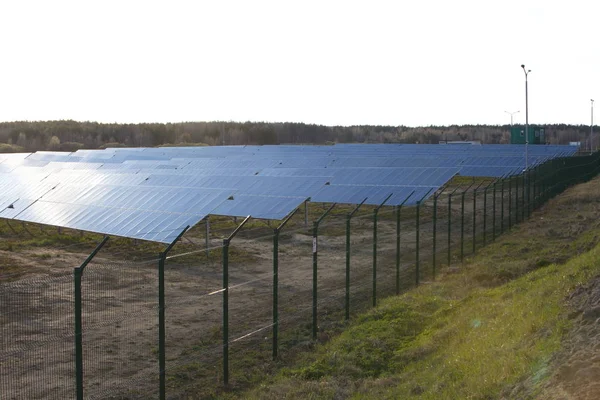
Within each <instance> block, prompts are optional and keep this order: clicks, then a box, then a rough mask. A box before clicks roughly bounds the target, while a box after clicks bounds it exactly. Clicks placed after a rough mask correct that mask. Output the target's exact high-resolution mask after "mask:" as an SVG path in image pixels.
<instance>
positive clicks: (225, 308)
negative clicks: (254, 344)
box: [161, 239, 230, 400]
mask: <svg viewBox="0 0 600 400" xmlns="http://www.w3.org/2000/svg"><path fill="white" fill-rule="evenodd" d="M229 243H230V242H229V239H223V384H224V385H228V384H229ZM161 400H163V399H162V398H161Z"/></svg>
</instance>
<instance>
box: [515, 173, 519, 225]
mask: <svg viewBox="0 0 600 400" xmlns="http://www.w3.org/2000/svg"><path fill="white" fill-rule="evenodd" d="M518 223H519V175H517V176H515V225H516V224H518Z"/></svg>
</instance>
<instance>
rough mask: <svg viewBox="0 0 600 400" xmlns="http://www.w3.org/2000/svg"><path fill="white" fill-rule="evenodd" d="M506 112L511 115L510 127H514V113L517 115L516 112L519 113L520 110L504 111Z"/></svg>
mask: <svg viewBox="0 0 600 400" xmlns="http://www.w3.org/2000/svg"><path fill="white" fill-rule="evenodd" d="M504 112H505V113H507V114H508V115H510V128H511V129H512V126H513V115H515V114H516V113H518V112H519V111H513V112H510V111H504Z"/></svg>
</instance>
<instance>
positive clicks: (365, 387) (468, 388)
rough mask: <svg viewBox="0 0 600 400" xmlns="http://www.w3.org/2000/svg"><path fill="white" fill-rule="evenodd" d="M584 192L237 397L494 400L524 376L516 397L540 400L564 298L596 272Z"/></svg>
mask: <svg viewBox="0 0 600 400" xmlns="http://www.w3.org/2000/svg"><path fill="white" fill-rule="evenodd" d="M585 186H587V187H583V188H579V189H578V188H574V189H573V190H571V191H569V192H567V193H566V194H565V195H564V196H561V197H560V198H557V199H555V200H553V201H552V202H551V203H550V204H549V205H548V206H546V207H545V209H544V210H542V211H541V212H537V213H535V214H534V215H533V216H532V219H531V220H529V221H527V222H526V223H524V224H521V225H518V226H516V227H515V228H514V229H513V230H512V231H511V232H510V233H509V234H506V235H504V236H503V237H501V238H499V239H498V240H497V241H496V243H494V244H492V245H490V246H488V247H486V248H484V249H481V250H479V252H478V253H477V254H476V255H475V256H471V257H468V258H467V259H466V261H465V264H464V266H462V267H459V268H458V269H457V268H453V269H452V270H447V269H446V270H445V272H443V274H442V276H441V277H439V278H438V280H437V281H435V282H432V283H429V284H427V285H422V286H420V287H419V288H417V289H415V290H412V291H410V292H408V293H405V294H404V295H402V296H399V297H393V298H389V299H387V300H385V301H383V302H381V303H380V304H381V305H380V306H379V307H378V308H376V309H374V310H372V311H371V312H368V313H366V314H364V315H362V316H360V317H359V318H358V319H356V320H355V321H353V322H352V323H351V325H350V327H349V328H348V329H347V330H346V331H345V332H343V333H342V334H340V335H339V336H337V337H336V338H334V339H333V340H332V341H330V342H329V343H327V344H325V345H321V346H317V349H316V351H314V352H312V353H310V354H305V355H304V356H302V357H301V360H300V361H299V362H297V363H296V364H294V365H293V366H290V367H288V368H285V369H283V370H281V371H280V373H279V374H277V375H276V377H275V378H273V379H271V380H269V382H263V384H262V385H261V386H260V387H258V388H255V389H254V390H253V391H250V392H246V393H242V394H240V395H239V398H252V399H280V398H288V399H331V398H353V399H468V398H473V399H496V398H501V397H509V398H511V391H512V390H513V388H514V387H516V386H517V385H518V384H519V383H520V382H523V381H525V380H527V379H528V380H529V381H532V382H534V385H533V388H532V389H531V390H530V391H529V392H528V393H525V394H524V393H520V394H519V396H520V397H519V398H523V396H526V397H527V398H535V397H536V395H537V392H536V390H537V389H538V388H539V387H540V385H541V383H543V382H544V380H545V379H546V378H547V377H548V375H549V374H550V372H551V366H550V365H549V362H550V360H551V359H552V357H553V355H555V354H556V353H557V351H559V350H560V346H561V340H562V339H563V337H564V336H565V334H566V333H567V332H568V330H569V328H570V320H569V317H568V315H569V310H568V308H567V306H566V305H565V298H566V296H567V295H568V294H569V293H570V292H572V291H573V290H574V289H575V288H576V287H577V286H579V285H583V284H585V282H587V281H589V280H590V279H591V278H593V277H595V276H597V275H599V274H600V265H598V264H597V263H596V262H595V261H596V260H597V259H598V258H600V246H598V245H597V244H598V238H599V237H600V224H599V223H598V222H596V221H597V220H598V211H597V210H596V207H595V206H594V203H596V202H597V200H596V201H590V199H589V196H587V194H586V193H589V191H590V190H596V186H598V182H597V181H594V182H590V184H587V185H585ZM573 211H576V212H575V213H573Z"/></svg>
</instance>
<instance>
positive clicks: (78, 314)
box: [73, 268, 83, 400]
mask: <svg viewBox="0 0 600 400" xmlns="http://www.w3.org/2000/svg"><path fill="white" fill-rule="evenodd" d="M81 273H82V271H81V269H80V268H73V275H74V280H75V282H74V285H75V387H76V396H77V397H76V398H77V400H83V326H82V322H81V319H82V305H81Z"/></svg>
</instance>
